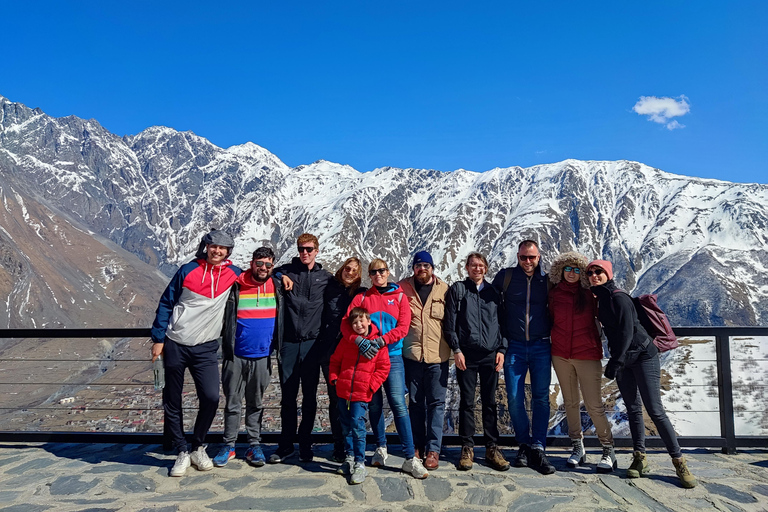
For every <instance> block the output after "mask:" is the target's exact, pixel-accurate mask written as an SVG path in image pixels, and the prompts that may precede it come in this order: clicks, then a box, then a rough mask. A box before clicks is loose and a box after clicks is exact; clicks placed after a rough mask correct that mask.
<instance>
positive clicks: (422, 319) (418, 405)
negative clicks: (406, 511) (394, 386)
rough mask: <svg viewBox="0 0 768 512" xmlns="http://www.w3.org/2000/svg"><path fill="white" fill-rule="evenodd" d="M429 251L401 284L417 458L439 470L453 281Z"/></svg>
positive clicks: (415, 260) (418, 256) (422, 253)
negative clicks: (437, 271)
mask: <svg viewBox="0 0 768 512" xmlns="http://www.w3.org/2000/svg"><path fill="white" fill-rule="evenodd" d="M433 271H434V266H433V264H432V256H431V255H430V254H429V253H428V252H427V251H420V252H417V253H416V255H415V256H414V257H413V275H412V276H411V277H409V278H407V279H403V280H402V281H400V282H399V283H398V284H399V285H400V286H401V287H402V290H403V293H404V294H405V295H406V297H408V303H409V304H410V306H411V325H410V329H409V330H408V335H407V336H406V337H405V339H404V340H403V362H404V364H405V381H406V384H407V385H408V394H409V395H410V403H409V413H410V416H411V428H412V429H413V441H414V444H415V446H416V457H419V458H421V457H425V459H424V467H425V468H427V469H430V470H431V469H436V468H437V466H438V459H439V458H440V445H441V443H442V441H443V422H444V419H445V392H446V389H447V387H448V358H449V357H450V355H451V349H450V347H449V346H448V343H447V342H446V340H445V337H444V336H443V314H444V311H445V295H446V293H448V285H447V284H446V283H445V282H444V281H443V280H441V279H439V278H438V277H437V276H436V275H434V273H433Z"/></svg>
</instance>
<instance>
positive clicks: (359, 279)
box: [334, 256, 363, 295]
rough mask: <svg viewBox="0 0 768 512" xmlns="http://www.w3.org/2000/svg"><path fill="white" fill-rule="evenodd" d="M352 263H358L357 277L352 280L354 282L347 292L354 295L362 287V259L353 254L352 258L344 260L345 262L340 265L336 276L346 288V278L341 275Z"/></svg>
mask: <svg viewBox="0 0 768 512" xmlns="http://www.w3.org/2000/svg"><path fill="white" fill-rule="evenodd" d="M350 263H357V277H356V278H355V280H354V281H352V284H351V285H350V286H349V289H348V290H347V292H349V294H350V295H354V294H355V292H356V291H357V289H358V288H360V283H362V282H363V265H362V264H361V263H360V260H359V259H357V258H355V257H354V256H352V257H351V258H347V259H346V260H344V263H342V264H341V266H340V267H339V270H337V271H336V274H334V277H335V278H336V281H338V282H339V283H341V284H342V286H344V287H345V288H346V286H347V285H346V284H345V283H344V280H343V279H342V278H341V275H342V274H343V273H344V268H345V267H346V266H347V265H349V264H350Z"/></svg>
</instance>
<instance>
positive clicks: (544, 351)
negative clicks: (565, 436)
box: [504, 338, 552, 449]
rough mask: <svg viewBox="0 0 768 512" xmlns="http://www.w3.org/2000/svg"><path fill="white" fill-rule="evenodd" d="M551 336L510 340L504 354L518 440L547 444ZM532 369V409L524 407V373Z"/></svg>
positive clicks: (511, 411) (531, 443)
mask: <svg viewBox="0 0 768 512" xmlns="http://www.w3.org/2000/svg"><path fill="white" fill-rule="evenodd" d="M551 349H552V346H551V343H550V341H549V338H542V339H537V340H530V341H510V342H509V347H508V348H507V354H506V356H505V358H504V383H505V385H506V388H507V400H508V402H509V416H510V417H511V418H512V428H513V429H514V430H515V439H516V440H517V442H518V443H519V444H527V445H529V446H532V445H540V446H541V448H542V449H544V448H546V446H547V430H548V427H549V384H550V381H551V380H552V370H551V366H552V355H551ZM529 370H530V372H531V412H532V419H531V422H530V423H529V421H528V413H527V412H526V410H525V375H526V373H527V372H528V371H529Z"/></svg>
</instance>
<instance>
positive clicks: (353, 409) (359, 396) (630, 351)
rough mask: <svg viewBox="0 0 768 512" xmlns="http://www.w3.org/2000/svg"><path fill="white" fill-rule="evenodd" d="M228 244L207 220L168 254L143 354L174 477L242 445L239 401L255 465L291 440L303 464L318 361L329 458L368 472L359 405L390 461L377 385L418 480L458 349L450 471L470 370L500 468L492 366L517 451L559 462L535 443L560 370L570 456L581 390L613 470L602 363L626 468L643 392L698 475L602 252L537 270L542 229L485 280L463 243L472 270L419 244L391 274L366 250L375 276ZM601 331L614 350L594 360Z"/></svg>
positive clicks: (575, 461)
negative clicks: (204, 229) (158, 398)
mask: <svg viewBox="0 0 768 512" xmlns="http://www.w3.org/2000/svg"><path fill="white" fill-rule="evenodd" d="M233 247H234V240H233V239H232V237H231V236H230V235H228V234H226V233H224V232H223V231H217V230H214V231H211V232H210V233H208V234H207V235H205V236H204V237H203V239H202V240H201V243H200V247H199V249H198V252H197V254H196V258H195V260H193V261H192V262H190V263H187V264H185V265H183V266H182V267H181V268H180V269H179V271H178V272H177V273H176V275H175V276H174V277H173V279H172V280H171V282H170V283H169V285H168V287H167V288H166V290H165V292H164V293H163V295H162V297H161V299H160V303H159V306H158V309H157V315H156V318H155V322H154V324H153V327H152V341H153V342H154V343H153V346H152V357H153V360H154V359H155V358H157V357H159V356H161V355H162V357H163V363H164V367H165V375H166V385H165V388H164V389H163V407H164V411H165V424H166V435H168V436H170V437H171V439H172V442H173V446H174V447H175V448H176V450H177V451H178V456H177V459H176V462H175V464H174V466H173V468H172V469H171V472H170V474H171V476H182V475H184V474H185V472H186V470H187V469H188V467H189V466H190V464H191V465H194V466H195V467H196V468H197V469H199V470H202V471H205V470H210V469H212V468H213V467H214V466H219V467H220V466H224V465H225V464H227V461H229V460H230V459H231V458H233V457H235V456H236V452H235V441H236V439H237V435H238V432H239V429H240V418H241V408H242V403H243V400H245V404H246V406H245V407H246V409H245V428H246V433H247V438H248V443H249V448H248V449H247V451H246V452H245V454H244V457H245V460H246V461H247V462H248V463H249V464H251V465H254V466H262V465H264V464H265V463H267V462H269V463H281V462H283V461H285V460H288V459H290V458H292V457H294V456H295V455H296V447H295V445H294V440H297V441H298V458H299V461H301V462H310V461H312V460H313V457H314V453H313V450H312V437H311V433H312V430H313V427H314V424H315V417H316V412H317V389H318V384H319V379H320V373H321V371H322V373H323V376H324V379H325V381H326V384H327V388H328V396H329V399H330V420H331V431H332V434H333V439H334V450H333V455H332V458H333V459H334V460H335V461H336V462H339V463H341V465H340V466H339V473H340V474H344V475H347V476H348V478H349V482H350V483H352V484H359V483H361V482H363V481H364V480H365V477H366V475H367V470H366V467H365V446H366V443H365V440H366V427H365V420H366V414H367V415H368V418H369V421H370V425H371V430H372V431H373V437H374V438H375V441H376V448H375V451H374V453H373V456H372V458H371V465H372V466H384V465H386V463H387V459H388V457H389V454H388V452H387V439H386V435H385V423H384V414H383V395H384V394H386V395H387V401H388V403H389V406H390V409H391V411H392V415H393V418H394V425H395V428H396V430H397V433H398V436H399V438H400V441H401V443H402V451H403V455H404V458H405V462H404V463H403V465H402V471H404V472H405V473H408V474H410V475H412V476H413V477H415V478H420V479H421V478H426V477H427V476H428V474H429V473H428V471H431V470H434V469H437V468H438V467H439V465H440V450H441V445H442V435H443V427H444V422H445V402H446V391H447V387H448V374H449V366H448V365H449V359H450V357H451V355H453V359H454V363H455V366H456V380H457V383H458V387H459V392H460V402H459V415H458V427H459V428H458V430H459V436H460V438H461V442H462V448H461V456H460V459H459V461H458V468H459V469H461V470H469V469H471V468H472V466H473V463H474V434H475V391H476V387H477V385H478V378H479V387H480V402H481V409H482V413H481V417H482V424H483V434H484V439H485V444H486V446H485V448H486V451H485V462H486V464H488V465H489V466H490V467H492V468H493V469H496V470H499V471H505V470H507V469H509V467H510V462H509V461H507V460H506V459H505V457H504V454H503V453H502V450H501V449H500V448H499V446H498V440H499V430H498V408H497V403H496V390H497V385H498V379H499V372H501V371H503V372H504V382H505V385H506V392H507V400H508V404H507V405H508V411H509V415H510V418H511V423H512V427H513V429H514V433H515V439H516V441H517V443H518V445H519V448H518V450H517V454H516V456H515V457H514V461H513V463H514V465H515V466H516V467H526V466H528V467H531V468H533V469H535V470H537V471H539V472H540V473H542V474H551V473H554V472H555V467H554V466H553V465H552V463H551V462H550V461H549V460H548V458H547V456H546V454H545V452H546V442H547V431H548V425H549V416H550V397H549V388H550V380H551V368H552V367H554V369H555V373H556V375H557V377H558V380H559V381H560V387H561V390H562V394H563V401H564V405H565V410H566V419H567V423H568V433H569V436H570V438H571V441H572V444H573V449H572V452H571V454H570V456H569V457H568V460H567V466H568V467H576V466H578V465H580V464H584V463H585V462H586V454H585V449H584V444H583V440H582V439H583V433H582V419H581V412H580V402H581V397H583V401H584V404H585V406H586V409H587V412H588V413H589V416H590V418H591V420H592V424H593V425H594V429H595V433H596V435H597V437H598V439H599V440H600V443H601V444H602V455H601V457H600V460H599V462H598V464H597V470H598V471H600V472H611V471H613V470H615V469H616V466H617V464H616V456H615V451H614V444H613V437H612V434H611V428H610V423H609V421H608V419H607V417H606V414H605V408H604V405H603V401H602V394H601V388H602V385H601V384H602V377H603V374H604V375H605V377H606V378H608V379H615V380H616V383H617V385H618V388H619V391H620V392H621V395H622V397H623V399H624V402H625V403H626V407H627V413H628V416H629V424H630V431H631V434H632V440H633V448H634V454H633V460H632V463H631V465H630V467H629V469H628V470H627V476H628V477H630V478H637V477H640V476H642V475H645V474H647V473H648V470H649V468H648V464H647V462H646V458H645V425H644V422H643V405H645V408H646V410H647V412H648V414H649V416H650V418H651V419H652V420H653V422H654V424H655V425H656V428H657V430H658V432H659V434H660V436H661V438H662V439H663V441H664V443H665V444H666V447H667V450H668V452H669V454H670V456H671V457H672V461H673V463H674V466H675V469H676V472H677V475H678V476H679V478H680V482H681V485H683V486H684V487H693V486H695V485H696V479H695V478H694V477H693V475H691V473H690V471H689V470H688V467H687V465H686V462H685V459H684V458H683V457H682V453H681V450H680V446H679V444H678V442H677V437H676V435H675V432H674V429H673V428H672V425H671V423H670V421H669V418H668V417H667V415H666V413H665V411H664V408H663V406H662V404H661V394H660V373H661V372H660V363H659V358H658V350H657V349H656V347H655V345H654V343H653V342H652V340H651V338H650V336H649V335H648V334H647V333H646V332H645V330H644V329H643V327H642V325H641V324H640V322H639V320H638V317H637V312H636V311H635V309H634V305H633V302H632V300H631V297H630V296H629V295H627V294H626V293H625V292H623V291H622V290H621V289H619V288H618V287H617V285H616V284H615V283H614V281H613V269H612V265H611V263H610V262H608V261H605V260H595V261H592V262H589V263H588V261H587V259H586V257H585V256H583V255H581V254H578V253H575V252H567V253H564V254H561V255H559V256H558V257H557V258H555V260H554V262H553V264H552V267H551V271H550V273H549V274H547V273H545V272H544V270H543V269H542V266H541V254H540V252H539V247H538V244H537V243H536V242H535V241H533V240H524V241H523V242H521V243H520V245H519V246H518V252H517V265H516V266H513V267H509V268H505V269H502V270H501V271H500V272H499V273H498V274H497V275H496V276H495V277H494V279H493V280H492V282H489V281H488V280H486V273H487V271H488V262H487V260H486V258H485V256H484V255H483V254H481V253H479V252H473V253H471V254H470V255H469V256H468V257H467V260H466V264H465V270H466V274H467V277H466V279H464V280H462V281H459V282H456V283H453V284H452V285H451V286H449V285H448V284H447V283H446V282H445V281H443V280H442V279H440V278H439V277H438V276H437V275H435V273H434V270H435V268H434V262H433V260H432V257H431V255H430V254H429V253H428V252H426V251H420V252H417V253H416V254H415V255H414V257H413V262H412V270H413V274H412V275H410V276H409V277H407V278H405V279H403V280H402V281H400V282H398V283H393V282H390V280H389V277H390V271H389V268H388V265H387V263H386V261H384V260H382V259H379V258H376V259H374V260H373V261H371V262H370V264H369V265H368V276H369V278H370V284H371V286H370V287H369V288H365V287H363V286H362V264H361V262H360V260H359V259H358V258H354V257H352V258H348V259H347V260H346V261H345V262H344V263H343V264H342V265H341V267H340V268H339V269H338V271H337V272H336V274H335V275H333V274H331V273H330V272H328V271H326V270H324V269H323V268H322V265H321V264H320V263H318V262H317V261H316V257H317V254H318V251H319V242H318V239H317V237H315V236H314V235H311V234H308V233H305V234H302V235H301V236H299V237H298V239H297V250H298V257H294V258H293V260H292V261H291V262H290V263H287V264H285V265H281V266H279V267H275V265H274V263H275V254H274V252H273V251H272V249H270V248H268V247H260V248H258V249H256V251H254V253H253V257H252V260H251V263H250V268H249V269H248V270H246V271H245V272H241V271H240V269H239V268H237V267H236V266H234V265H232V264H231V262H230V261H229V260H228V256H229V254H230V253H231V251H232V248H233ZM602 334H604V335H605V337H606V339H607V341H608V347H609V350H610V354H611V355H610V359H609V360H608V362H607V364H606V366H605V368H604V369H603V366H602V363H601V359H602V358H603V348H602V343H601V335H602ZM219 340H221V347H222V356H223V364H222V369H221V380H219V375H218V366H217V351H218V348H219V343H220V342H219ZM273 354H276V355H277V362H278V372H279V381H280V386H281V393H282V399H281V421H282V429H281V433H280V440H279V443H278V446H277V449H276V450H275V451H274V452H273V453H272V454H271V455H270V456H269V458H268V459H267V457H266V456H265V454H264V452H263V450H262V448H261V445H260V431H261V420H262V415H263V405H262V397H263V395H264V392H265V390H266V387H267V385H268V384H269V381H270V371H271V367H272V364H271V357H272V355H273ZM186 369H189V371H190V374H191V376H192V378H193V380H194V383H195V388H196V390H197V395H198V398H199V402H200V405H199V412H198V415H197V418H196V421H195V425H194V431H193V435H192V441H191V446H188V444H187V441H186V439H185V436H184V432H183V424H182V414H181V394H182V385H183V380H184V372H185V370H186ZM526 379H527V380H528V381H529V383H530V394H531V401H530V404H531V415H530V417H529V414H528V412H527V410H526ZM219 382H221V385H222V389H223V391H224V395H225V399H226V405H225V410H224V445H223V446H222V447H221V449H220V451H219V452H218V453H217V454H216V455H215V456H214V457H213V459H211V458H210V457H209V456H208V454H207V452H206V446H205V444H204V440H205V435H206V434H207V432H208V429H209V428H210V426H211V424H212V422H213V419H214V416H215V414H216V407H217V405H218V399H219ZM299 390H301V393H302V400H301V422H300V423H299V422H298V405H297V404H298V401H297V399H298V393H299ZM406 397H408V398H407V403H406ZM297 428H298V435H297Z"/></svg>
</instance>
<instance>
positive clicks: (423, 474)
mask: <svg viewBox="0 0 768 512" xmlns="http://www.w3.org/2000/svg"><path fill="white" fill-rule="evenodd" d="M402 470H403V473H410V474H411V476H412V477H413V478H418V479H419V480H423V479H425V478H427V477H428V476H429V473H428V472H427V470H426V469H424V465H423V464H422V463H421V461H420V460H419V459H417V458H416V457H414V458H412V459H407V460H406V461H405V462H403V467H402Z"/></svg>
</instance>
